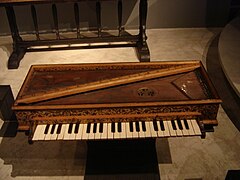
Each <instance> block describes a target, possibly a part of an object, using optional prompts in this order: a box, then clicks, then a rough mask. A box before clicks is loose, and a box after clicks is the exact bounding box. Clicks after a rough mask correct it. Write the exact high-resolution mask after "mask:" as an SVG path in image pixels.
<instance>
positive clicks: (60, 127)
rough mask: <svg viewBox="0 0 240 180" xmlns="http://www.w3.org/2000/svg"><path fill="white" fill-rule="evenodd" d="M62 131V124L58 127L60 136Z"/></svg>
mask: <svg viewBox="0 0 240 180" xmlns="http://www.w3.org/2000/svg"><path fill="white" fill-rule="evenodd" d="M61 129H62V124H59V125H58V128H57V134H60V132H61Z"/></svg>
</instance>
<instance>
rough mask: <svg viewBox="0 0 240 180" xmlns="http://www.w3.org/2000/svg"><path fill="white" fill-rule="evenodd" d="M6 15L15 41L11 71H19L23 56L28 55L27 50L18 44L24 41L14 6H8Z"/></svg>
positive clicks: (9, 62)
mask: <svg viewBox="0 0 240 180" xmlns="http://www.w3.org/2000/svg"><path fill="white" fill-rule="evenodd" d="M5 9H6V13H7V17H8V23H9V26H10V29H11V34H12V39H13V52H12V54H11V55H10V57H9V60H8V68H9V69H17V68H18V66H19V63H20V61H21V59H22V58H23V56H24V55H25V53H26V48H23V47H19V45H18V43H19V42H21V41H22V38H21V37H20V35H19V32H18V27H17V22H16V16H15V12H14V9H13V7H12V6H6V7H5Z"/></svg>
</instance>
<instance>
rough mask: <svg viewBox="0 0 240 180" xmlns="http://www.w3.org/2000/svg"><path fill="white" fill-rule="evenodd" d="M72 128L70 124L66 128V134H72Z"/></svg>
mask: <svg viewBox="0 0 240 180" xmlns="http://www.w3.org/2000/svg"><path fill="white" fill-rule="evenodd" d="M72 128H73V124H72V123H70V124H69V126H68V134H71V133H72Z"/></svg>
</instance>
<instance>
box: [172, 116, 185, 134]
mask: <svg viewBox="0 0 240 180" xmlns="http://www.w3.org/2000/svg"><path fill="white" fill-rule="evenodd" d="M174 122H175V125H176V127H177V130H176V133H177V136H183V133H182V130H181V129H179V126H178V122H177V120H174Z"/></svg>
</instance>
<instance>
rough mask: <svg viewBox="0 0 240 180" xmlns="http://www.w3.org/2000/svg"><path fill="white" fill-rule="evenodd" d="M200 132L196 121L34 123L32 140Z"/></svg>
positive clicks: (170, 135) (114, 137)
mask: <svg viewBox="0 0 240 180" xmlns="http://www.w3.org/2000/svg"><path fill="white" fill-rule="evenodd" d="M201 135H202V133H201V130H200V128H199V126H198V123H197V120H195V119H190V120H187V119H177V120H166V121H163V120H159V121H155V120H154V121H131V122H112V123H87V124H80V123H69V124H39V125H37V126H36V129H35V132H34V134H33V138H32V140H33V141H39V140H46V141H47V140H103V139H134V138H161V137H181V136H201Z"/></svg>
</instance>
